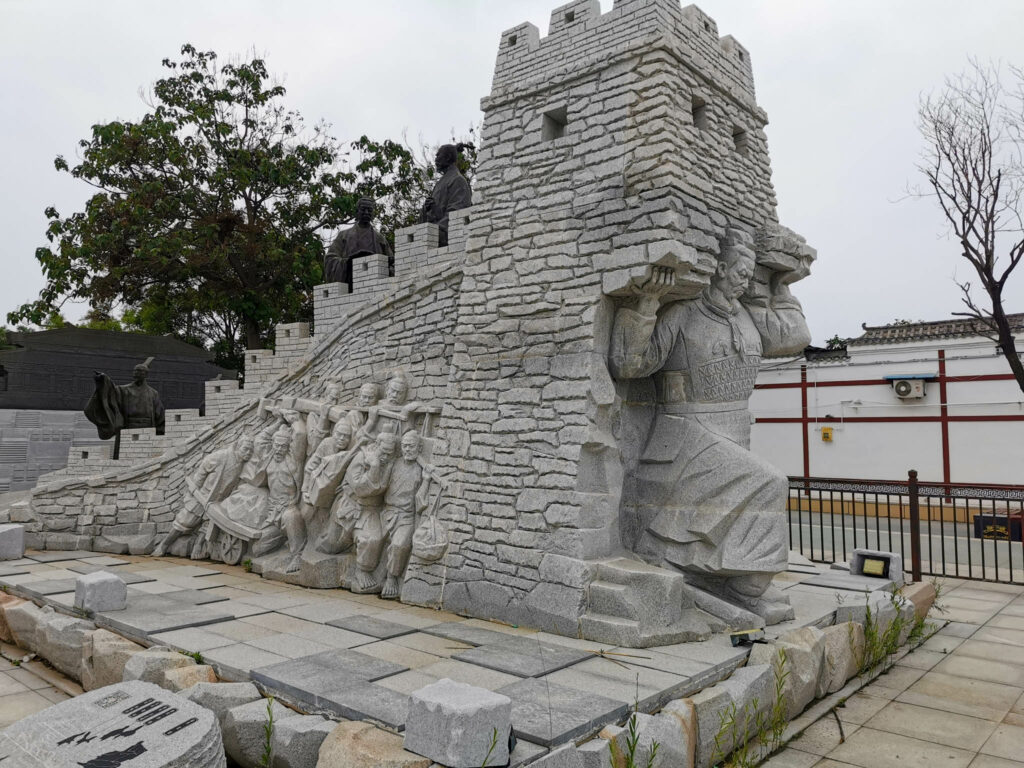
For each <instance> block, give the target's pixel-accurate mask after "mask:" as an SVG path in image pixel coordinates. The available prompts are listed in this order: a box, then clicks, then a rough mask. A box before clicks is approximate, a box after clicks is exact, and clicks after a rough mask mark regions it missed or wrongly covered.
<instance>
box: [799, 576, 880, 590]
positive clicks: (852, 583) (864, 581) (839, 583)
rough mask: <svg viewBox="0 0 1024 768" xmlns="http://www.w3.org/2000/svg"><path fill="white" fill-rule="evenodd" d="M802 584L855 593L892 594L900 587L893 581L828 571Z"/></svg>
mask: <svg viewBox="0 0 1024 768" xmlns="http://www.w3.org/2000/svg"><path fill="white" fill-rule="evenodd" d="M800 583H801V584H803V585H804V586H806V587H821V588H823V589H845V590H850V591H853V592H874V591H876V590H885V591H886V592H892V591H893V589H895V588H896V587H897V586H898V585H897V584H896V582H895V581H893V580H892V579H881V578H877V577H875V576H864V575H863V574H855V573H846V572H845V571H826V572H825V573H822V574H819V575H817V576H812V577H811V578H809V579H806V580H804V581H802V582H800Z"/></svg>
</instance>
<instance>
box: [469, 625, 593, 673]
mask: <svg viewBox="0 0 1024 768" xmlns="http://www.w3.org/2000/svg"><path fill="white" fill-rule="evenodd" d="M452 658H453V659H458V660H459V661H465V662H468V663H470V664H476V665H477V666H480V667H487V668H488V669H496V670H498V671H499V672H507V673H508V674H511V675H518V676H519V677H540V676H541V675H546V674H548V673H549V672H555V671H556V670H559V669H564V668H565V667H568V666H571V665H573V664H576V663H578V662H580V661H583V660H584V659H589V658H592V654H590V653H587V652H585V651H578V650H575V649H573V648H566V647H564V646H556V645H549V644H548V643H541V642H538V641H536V640H530V639H529V638H524V637H515V636H511V635H510V636H507V637H506V638H505V639H504V640H502V641H501V642H500V643H488V644H486V645H481V646H479V647H477V648H471V649H470V650H468V651H459V652H458V653H456V654H453V655H452Z"/></svg>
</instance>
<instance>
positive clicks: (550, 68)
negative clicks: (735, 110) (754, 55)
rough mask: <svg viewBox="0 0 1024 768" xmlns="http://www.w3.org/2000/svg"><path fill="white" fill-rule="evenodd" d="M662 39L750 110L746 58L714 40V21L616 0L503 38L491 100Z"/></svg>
mask: <svg viewBox="0 0 1024 768" xmlns="http://www.w3.org/2000/svg"><path fill="white" fill-rule="evenodd" d="M655 35H656V36H662V37H664V38H665V39H666V40H667V41H668V42H669V43H670V44H671V45H672V47H673V48H674V49H675V50H676V51H677V53H678V55H679V56H680V57H681V58H682V59H683V60H684V61H685V62H686V63H687V64H689V65H690V66H691V68H692V69H694V70H695V71H696V72H699V73H700V74H702V75H703V76H704V77H706V78H708V79H710V80H711V81H713V82H714V83H715V84H716V85H717V86H718V87H720V88H723V89H725V90H727V91H730V92H732V94H733V95H734V96H735V97H737V98H739V99H741V100H743V101H746V102H748V103H750V104H753V101H754V76H753V71H752V69H751V63H750V54H749V52H748V51H747V49H746V48H744V47H743V46H742V45H740V43H739V42H738V41H737V40H736V39H735V38H734V37H732V36H731V35H726V36H725V37H719V35H718V25H717V24H716V23H715V21H714V19H712V18H711V17H710V16H708V15H707V14H706V13H704V12H703V11H702V10H701V9H700V8H698V7H697V6H696V5H689V6H686V7H685V8H684V7H683V6H682V4H681V2H680V0H615V5H614V6H613V7H612V9H611V10H610V11H608V12H607V13H604V14H602V13H601V6H600V3H599V2H598V0H573V2H571V3H566V4H565V5H562V6H559V7H558V8H556V9H555V10H554V11H552V12H551V21H550V23H549V25H548V34H547V36H546V37H543V38H541V36H540V30H538V29H537V27H536V26H534V25H533V24H530V23H529V22H527V23H523V24H519V25H518V26H515V27H512V28H511V29H508V30H506V31H505V32H503V33H502V35H501V43H500V44H499V46H498V57H497V62H496V64H495V68H494V81H493V85H492V90H491V96H492V97H497V96H500V95H501V94H502V93H503V92H504V91H506V90H508V89H515V88H518V87H521V86H523V85H524V84H527V83H529V82H533V81H537V80H543V81H546V82H548V83H550V82H552V81H553V80H555V81H557V79H558V78H559V76H560V75H561V74H563V73H564V74H565V75H566V76H572V74H573V73H575V72H578V71H580V70H584V69H587V68H588V66H589V65H591V64H596V63H600V62H607V61H608V60H609V58H611V57H614V56H615V54H616V53H617V52H620V51H623V50H625V49H627V48H628V47H629V46H630V45H631V44H636V43H637V41H644V40H646V39H648V38H649V37H651V36H655Z"/></svg>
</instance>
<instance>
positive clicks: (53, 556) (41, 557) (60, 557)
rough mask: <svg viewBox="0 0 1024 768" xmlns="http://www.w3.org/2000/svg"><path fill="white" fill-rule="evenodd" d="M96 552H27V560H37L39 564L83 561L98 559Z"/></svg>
mask: <svg viewBox="0 0 1024 768" xmlns="http://www.w3.org/2000/svg"><path fill="white" fill-rule="evenodd" d="M96 556H97V555H96V553H95V552H85V551H83V550H80V549H78V550H69V551H63V550H47V551H45V552H26V553H25V558H26V559H28V560H35V561H36V562H37V563H59V562H62V561H64V560H81V559H82V558H87V557H96Z"/></svg>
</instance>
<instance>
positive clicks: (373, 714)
mask: <svg viewBox="0 0 1024 768" xmlns="http://www.w3.org/2000/svg"><path fill="white" fill-rule="evenodd" d="M318 698H319V702H320V707H321V708H322V709H326V710H328V711H330V712H333V713H334V714H336V715H338V716H340V717H344V718H347V719H349V720H373V721H376V722H378V723H383V724H384V725H386V726H388V727H389V728H394V729H395V730H396V731H403V730H405V718H406V716H407V715H408V713H409V696H408V695H407V694H404V693H398V692H397V691H392V690H391V689H389V688H384V687H383V686H380V685H375V684H374V683H358V682H357V683H351V684H348V685H345V686H342V687H339V688H336V689H333V690H329V691H325V692H324V693H323V694H321V695H320V696H319V697H318Z"/></svg>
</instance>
